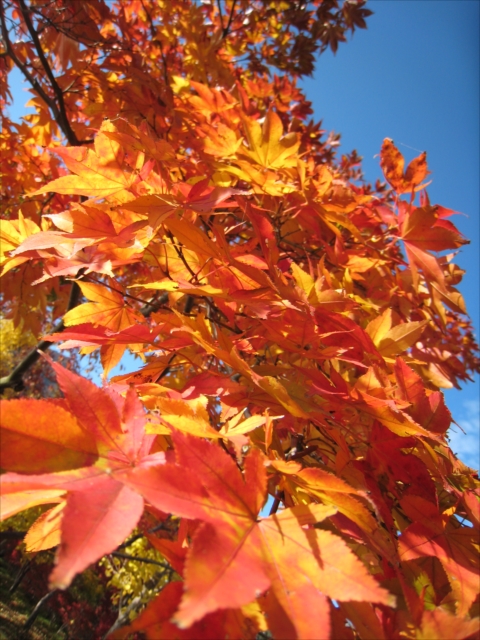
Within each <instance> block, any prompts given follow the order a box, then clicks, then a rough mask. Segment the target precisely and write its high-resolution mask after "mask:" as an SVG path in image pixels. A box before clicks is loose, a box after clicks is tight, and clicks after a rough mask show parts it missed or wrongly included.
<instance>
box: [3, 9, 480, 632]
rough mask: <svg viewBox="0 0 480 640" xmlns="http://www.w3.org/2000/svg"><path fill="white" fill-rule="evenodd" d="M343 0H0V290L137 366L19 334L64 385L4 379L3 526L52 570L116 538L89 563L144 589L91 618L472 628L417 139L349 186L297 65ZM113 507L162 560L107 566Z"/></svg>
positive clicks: (472, 600)
mask: <svg viewBox="0 0 480 640" xmlns="http://www.w3.org/2000/svg"><path fill="white" fill-rule="evenodd" d="M368 15H369V11H368V10H366V9H365V7H364V3H363V2H354V1H353V0H345V1H344V2H338V1H337V0H323V1H321V0H312V1H311V2H307V3H296V2H290V1H285V2H284V1H283V0H278V1H277V0H254V1H253V2H252V1H248V2H247V0H238V1H235V0H229V1H228V2H221V1H219V2H216V3H213V2H209V1H205V2H202V3H198V2H195V1H188V0H185V1H182V2H170V1H168V2H163V1H153V0H133V1H131V0H129V1H127V0H125V1H123V0H118V1H114V2H103V1H102V0H85V1H84V2H82V3H79V2H72V1H70V0H62V1H61V2H58V0H57V1H55V2H50V1H48V0H32V1H31V2H30V3H29V4H27V2H26V0H11V2H4V3H3V4H2V13H1V14H0V17H1V26H2V38H3V52H2V56H1V57H0V63H1V64H2V65H3V67H4V70H5V71H6V72H7V73H5V74H4V76H3V78H2V83H1V84H0V95H1V97H2V98H3V99H4V100H6V101H8V98H9V94H8V72H9V71H10V70H11V69H12V68H13V67H14V66H16V67H17V68H18V69H20V71H21V72H22V73H23V75H24V77H25V78H26V79H27V81H28V82H29V83H30V86H31V90H32V95H33V98H32V102H31V104H32V106H34V107H35V109H36V113H35V114H34V115H32V116H28V117H27V118H25V119H23V121H22V123H20V124H17V123H13V122H11V121H9V120H8V118H7V119H6V124H5V128H4V131H3V133H2V136H3V137H2V142H1V144H2V150H3V151H4V153H3V155H2V162H3V165H2V166H3V171H4V173H5V176H6V179H5V181H4V184H3V185H2V189H3V195H4V198H3V200H2V216H3V221H2V225H1V231H0V233H1V240H2V252H3V253H2V259H1V260H2V267H3V271H2V274H3V276H4V278H3V282H4V283H5V284H4V287H3V289H2V302H3V304H4V307H5V313H6V315H7V316H8V317H9V318H11V319H12V320H13V321H14V323H15V326H18V325H20V324H21V325H22V327H24V329H25V330H29V331H31V332H32V333H33V334H34V335H35V336H39V337H41V336H43V342H42V343H41V344H42V345H43V346H42V348H43V350H45V349H46V346H47V345H48V344H49V343H59V346H60V348H64V349H68V350H71V349H76V348H80V349H81V350H82V351H83V352H84V353H85V352H91V351H97V352H99V354H100V355H99V357H100V361H101V364H102V367H103V371H104V376H105V377H107V376H108V374H109V373H110V371H111V370H112V368H113V367H114V366H115V365H116V364H117V363H118V362H119V361H120V359H121V358H122V356H123V354H124V353H125V352H126V351H127V350H129V351H131V352H132V353H135V354H137V355H139V356H140V357H141V358H142V359H143V362H144V363H145V364H144V366H143V367H141V368H140V369H139V370H138V371H136V372H134V373H131V374H126V375H123V376H116V377H115V378H114V379H113V380H111V381H110V382H109V383H106V384H105V385H104V387H103V388H102V389H99V388H97V387H96V386H95V385H93V384H92V383H91V382H90V381H88V380H87V379H85V378H83V377H81V376H79V375H77V374H75V373H74V372H72V371H70V370H68V369H67V368H64V367H62V366H61V365H60V364H59V363H58V362H55V361H54V360H52V359H50V358H46V361H47V362H49V364H50V366H51V368H52V370H53V371H54V372H55V375H56V378H57V382H58V386H59V388H60V390H61V392H62V397H61V398H56V399H55V400H52V399H48V398H42V399H38V400H30V399H11V400H8V401H6V402H5V403H4V404H3V406H2V415H1V427H2V451H1V459H0V466H1V468H2V469H3V470H4V471H5V473H4V474H3V475H2V516H3V517H8V516H9V515H15V514H16V513H18V512H21V511H23V510H24V509H27V508H29V507H32V506H35V505H48V509H47V510H46V511H44V512H43V513H42V515H41V516H40V517H39V518H38V519H37V520H36V521H35V523H34V524H33V525H32V527H30V529H29V531H28V534H27V536H26V539H25V541H26V544H27V546H28V548H29V549H30V550H31V551H36V552H39V553H40V552H44V551H45V550H49V549H52V548H56V560H55V567H54V569H53V571H52V573H51V576H50V586H51V588H54V589H55V588H56V589H66V588H68V587H69V585H71V584H72V581H73V580H74V579H75V576H77V575H78V574H82V572H84V571H85V570H87V568H88V567H89V566H91V565H93V564H95V563H96V562H98V561H99V560H100V559H101V558H102V557H105V556H109V555H111V556H113V558H122V557H123V559H124V560H126V563H124V564H123V565H122V568H121V570H120V573H118V574H117V576H116V577H115V579H114V582H115V583H116V585H117V586H121V587H122V591H123V592H124V593H127V592H129V590H131V591H132V592H134V595H135V596H139V598H140V600H141V599H142V598H143V597H144V596H149V595H151V594H149V593H148V592H149V591H152V592H153V593H154V594H155V595H154V597H153V599H152V600H151V601H150V602H149V604H148V606H147V607H146V608H145V609H144V610H143V611H142V612H141V613H140V615H139V616H138V617H137V618H135V619H134V620H133V621H132V622H130V624H127V626H123V627H121V623H126V622H128V620H126V619H125V616H123V615H120V616H119V617H118V618H117V621H116V622H115V623H114V625H113V627H112V628H111V632H110V637H112V638H124V637H127V636H128V635H129V634H130V633H135V632H141V633H144V634H145V635H146V636H147V637H149V638H155V639H156V640H157V639H158V638H163V637H165V638H167V637H178V638H185V639H186V638H196V639H197V638H198V639H199V638H210V637H215V638H220V637H229V638H255V637H256V636H257V635H258V634H265V633H267V632H268V633H271V634H273V637H274V638H277V639H280V638H312V637H315V638H325V639H327V638H345V639H364V640H368V639H370V638H372V637H375V638H379V639H384V638H392V637H402V638H411V639H412V640H413V639H416V640H420V639H422V638H423V639H427V638H432V637H435V638H438V639H439V640H442V639H443V640H451V638H453V637H455V638H458V640H462V639H467V638H472V637H474V635H475V633H477V632H478V623H479V593H478V592H479V590H478V528H479V524H480V514H479V504H480V502H479V498H480V493H479V482H478V475H477V474H476V472H475V471H474V470H473V469H470V468H468V467H466V466H465V465H464V464H462V463H461V462H460V461H459V460H458V459H456V457H455V456H454V454H453V453H452V452H451V450H450V449H449V446H448V429H449V426H450V422H451V417H450V413H449V411H448V409H447V407H446V406H445V403H444V399H443V395H442V393H441V391H440V389H441V388H448V387H451V386H458V384H459V381H462V380H466V379H469V375H470V373H472V372H474V371H478V369H479V361H478V357H477V354H478V348H477V345H476V343H475V341H474V337H473V332H472V328H471V324H470V321H469V319H468V316H467V315H466V309H465V305H464V301H463V299H462V296H461V295H460V293H459V292H458V290H457V289H456V285H457V284H458V283H459V282H460V280H461V277H462V272H461V270H460V269H458V267H456V266H455V263H454V257H455V250H456V249H458V248H459V247H461V246H462V245H463V244H464V243H465V242H467V240H466V239H465V238H464V237H463V236H462V235H461V234H460V233H459V232H458V230H457V229H456V227H455V226H454V224H453V223H452V222H451V220H450V218H451V216H452V214H453V212H452V211H450V210H447V209H445V208H444V207H442V206H441V205H437V204H433V203H430V201H429V199H428V195H427V192H426V187H427V186H428V182H426V180H427V179H428V173H429V172H428V166H427V159H426V154H425V153H424V154H421V155H420V156H419V157H418V158H416V159H415V160H413V161H412V162H411V163H410V164H409V165H408V166H407V167H405V166H404V159H403V157H402V155H401V154H400V152H399V151H398V149H397V148H396V147H395V145H394V143H393V142H392V141H391V140H388V139H386V140H385V141H384V142H383V145H382V148H381V152H380V163H381V166H382V169H383V172H384V175H385V180H386V182H385V183H383V184H380V183H378V184H376V185H369V184H367V183H366V182H365V181H364V180H363V177H362V173H361V165H360V160H361V159H360V158H359V157H358V156H357V154H356V153H355V152H353V153H351V154H350V155H344V156H342V157H341V158H337V156H336V153H335V149H336V147H337V146H338V136H334V135H330V136H329V137H327V138H325V136H324V132H323V131H322V129H321V124H320V123H316V122H314V121H312V120H311V119H310V116H311V115H312V112H311V106H310V103H309V102H308V101H307V100H306V97H305V96H304V95H303V93H302V92H301V91H300V90H299V89H298V87H297V84H296V82H297V78H298V77H301V76H302V75H305V74H308V73H311V72H312V69H313V63H314V56H315V54H317V53H318V52H321V51H322V50H324V49H325V48H326V47H327V46H330V47H331V48H332V49H333V50H335V49H336V47H337V44H338V42H341V41H342V40H345V35H346V33H348V31H353V30H354V28H356V27H360V28H363V27H364V26H365V22H364V20H365V18H366V17H368ZM55 323H57V324H55ZM53 326H55V327H56V328H55V329H54V330H53V333H52V327H53ZM46 334H47V335H46ZM27 368H28V367H27V366H25V367H23V369H22V367H20V371H19V373H16V374H15V375H11V374H9V375H7V376H4V377H3V378H2V380H1V381H0V385H1V386H2V388H7V389H12V388H13V389H15V388H16V386H17V385H18V383H19V380H21V379H22V377H23V375H24V374H25V370H26V369H27ZM267 500H269V502H270V503H271V508H270V515H268V516H267V515H265V514H264V509H265V504H266V502H267ZM172 516H173V517H172ZM139 522H140V529H141V531H142V534H145V539H147V540H148V541H149V544H150V545H152V546H153V548H154V549H155V551H156V552H158V553H159V554H161V557H162V558H163V559H164V560H161V561H160V563H161V564H162V569H164V571H162V572H160V573H155V572H154V573H150V572H147V575H143V576H141V575H140V574H142V571H140V570H138V569H136V570H133V569H132V567H133V566H137V565H136V564H134V563H135V562H142V560H141V557H140V556H139V555H138V552H139V550H138V549H137V546H140V547H141V549H142V550H143V549H144V546H143V545H144V544H146V543H145V542H144V541H142V542H140V541H137V542H136V543H134V546H133V547H132V540H131V535H132V532H134V531H135V528H136V527H137V526H138V525H139ZM145 522H149V523H150V524H149V525H148V526H145V527H144V526H143V525H144V523H145ZM169 522H174V523H175V526H173V527H170V525H168V524H166V523H169ZM156 531H161V533H162V535H154V534H155V532H156ZM138 540H140V538H139V539H138ZM142 540H144V539H142ZM125 547H126V548H128V549H130V550H132V551H133V552H134V555H135V557H136V561H135V560H133V559H132V558H130V557H128V558H125V557H124V556H125V555H127V556H128V554H126V553H125V552H124V549H125ZM148 554H150V555H148ZM149 559H150V560H151V559H152V556H151V552H147V556H146V557H145V558H144V559H143V561H144V562H145V561H146V562H145V564H148V560H149ZM114 562H116V560H112V561H110V560H104V561H103V563H104V564H108V566H109V567H110V569H111V570H112V571H113V567H114ZM164 563H165V566H163V565H164ZM166 563H168V564H166ZM152 566H158V565H156V564H153V565H152ZM143 573H144V572H143ZM136 574H138V578H137V575H136ZM174 574H176V576H178V577H179V578H181V579H180V580H175V579H173V578H174ZM128 598H129V597H128ZM128 598H127V600H128ZM134 600H135V597H134V598H133V599H132V600H131V601H130V602H133V601H134ZM132 610H133V609H132ZM132 610H129V604H128V605H127V607H126V611H124V612H123V613H126V614H127V615H128V614H129V613H130V612H131V611H132ZM121 613H122V612H121Z"/></svg>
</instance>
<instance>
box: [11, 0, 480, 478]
mask: <svg viewBox="0 0 480 640" xmlns="http://www.w3.org/2000/svg"><path fill="white" fill-rule="evenodd" d="M368 7H369V8H370V9H371V10H372V11H373V12H374V15H373V16H371V17H370V18H369V19H368V21H367V24H368V29H367V30H360V31H356V32H355V34H354V36H353V38H350V39H349V43H348V44H343V46H342V45H340V47H339V49H338V52H337V54H336V55H335V56H334V55H333V54H332V53H330V52H326V53H325V54H323V55H322V56H321V57H320V59H319V61H318V63H317V68H316V71H315V74H314V76H313V78H309V79H307V80H305V81H303V82H302V86H303V88H304V90H305V92H306V94H307V98H308V99H309V100H311V101H312V103H313V108H314V112H315V119H316V120H318V119H322V120H323V126H324V128H326V129H327V130H329V131H330V130H334V131H336V132H338V133H341V134H342V145H341V151H342V150H343V151H345V152H348V151H351V150H353V149H356V150H357V152H358V153H359V154H360V155H361V156H363V158H364V162H363V167H364V172H365V176H366V178H367V179H368V180H369V181H375V180H376V178H377V177H381V171H380V167H379V159H378V157H375V156H376V155H377V154H378V153H379V150H380V146H381V144H382V141H383V139H384V138H385V137H388V138H392V139H393V140H394V142H395V144H396V145H397V146H398V148H399V149H400V151H401V152H402V153H403V154H404V155H405V157H406V160H407V161H409V160H411V159H412V158H413V157H415V156H417V155H418V154H419V153H420V152H421V151H427V154H428V163H429V168H430V170H431V172H432V175H431V176H430V178H431V179H432V180H433V182H432V184H431V185H430V186H429V188H428V192H429V195H430V199H431V201H432V203H435V204H442V205H443V206H445V207H448V208H450V209H454V210H456V211H460V212H462V213H464V214H465V215H464V216H456V217H455V218H454V219H453V222H454V223H455V224H456V225H457V226H458V228H459V229H460V230H461V231H462V232H463V233H464V235H465V236H467V237H468V238H469V239H470V240H471V244H470V245H469V246H466V247H464V248H462V250H461V251H460V254H459V256H458V257H457V263H458V264H459V265H460V266H461V267H462V268H463V269H466V270H467V274H466V276H465V278H464V281H463V283H462V284H461V285H460V286H459V288H460V290H461V292H462V294H463V296H464V298H465V301H466V304H467V309H468V311H469V313H470V315H471V317H472V318H473V321H474V326H475V333H476V335H477V336H478V335H479V328H480V313H479V311H480V310H479V290H480V287H479V273H480V246H479V245H480V242H479V201H480V193H479V175H480V167H479V149H480V144H479V142H480V140H479V122H480V113H479V77H480V73H479V59H480V56H479V15H480V2H478V1H477V0H453V1H449V0H442V2H434V1H433V0H408V1H406V0H388V1H386V0H370V1H369V2H368ZM12 89H13V93H14V100H15V105H14V107H13V108H12V109H10V110H9V111H10V113H11V115H12V116H14V117H20V116H21V115H23V114H24V113H25V109H24V107H23V105H24V103H25V102H26V99H28V98H26V97H25V96H26V94H25V93H23V92H22V83H21V78H20V75H19V73H18V72H14V73H13V74H12ZM127 366H129V369H130V370H131V369H135V368H137V364H136V363H135V364H134V365H133V366H131V361H130V362H129V363H128V365H127ZM115 373H116V371H114V372H112V375H114V374H115ZM479 392H480V382H479V379H478V377H477V378H476V381H475V383H471V384H467V385H465V387H464V388H463V389H462V390H461V391H457V390H455V389H454V390H447V391H446V392H445V395H446V400H447V404H448V406H449V408H450V410H451V411H452V414H453V417H454V419H455V420H456V421H457V422H458V423H459V424H460V425H461V426H462V428H463V429H464V430H465V431H466V432H467V435H463V434H462V433H461V432H460V431H459V430H458V428H456V427H453V429H452V448H453V450H454V451H455V452H456V453H458V454H459V455H460V456H461V458H462V459H463V460H464V461H465V462H467V463H468V464H470V465H472V466H474V467H476V468H478V466H479V455H480V454H479V451H480V440H479V431H480V428H479V395H480V393H479Z"/></svg>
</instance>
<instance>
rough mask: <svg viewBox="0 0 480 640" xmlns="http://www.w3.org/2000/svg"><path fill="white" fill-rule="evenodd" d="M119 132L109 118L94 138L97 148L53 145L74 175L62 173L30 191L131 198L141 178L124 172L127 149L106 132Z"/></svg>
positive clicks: (33, 194) (35, 192)
mask: <svg viewBox="0 0 480 640" xmlns="http://www.w3.org/2000/svg"><path fill="white" fill-rule="evenodd" d="M104 131H105V132H114V131H116V129H115V126H114V125H113V123H111V122H110V121H108V120H105V121H104V123H103V124H102V127H101V129H100V131H99V132H98V134H97V136H96V137H95V149H94V150H92V149H87V148H85V147H54V148H53V149H52V150H53V151H54V152H55V153H56V154H57V155H59V156H60V157H61V158H62V160H63V161H64V162H65V165H66V166H67V168H68V169H69V170H70V171H71V172H72V173H74V174H75V175H69V176H62V177H61V178H57V179H56V180H53V181H52V182H49V183H48V184H47V185H45V186H44V187H41V188H40V189H37V190H36V191H33V192H32V193H30V194H29V195H30V196H35V195H40V194H42V193H49V192H51V191H53V192H55V193H68V194H77V195H80V196H87V197H89V198H105V197H106V196H110V197H112V196H115V198H116V199H117V200H118V201H120V202H124V201H126V200H131V199H132V195H133V194H132V192H131V187H132V186H133V185H134V184H135V182H137V181H138V178H137V176H136V175H135V174H134V173H127V172H125V168H124V151H123V149H122V147H121V146H120V144H119V143H117V142H115V141H114V140H112V139H110V138H108V137H107V136H106V135H104Z"/></svg>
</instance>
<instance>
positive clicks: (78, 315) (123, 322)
mask: <svg viewBox="0 0 480 640" xmlns="http://www.w3.org/2000/svg"><path fill="white" fill-rule="evenodd" d="M78 286H79V287H80V289H81V290H82V293H83V295H84V296H85V297H86V298H87V299H89V300H91V301H92V302H86V303H84V304H81V305H79V306H78V307H75V308H74V309H71V310H70V311H68V312H67V313H66V314H65V317H64V322H65V324H66V325H67V327H68V326H72V325H77V324H84V323H91V324H93V326H94V327H95V326H98V325H101V326H103V327H106V328H108V329H110V330H112V331H115V332H120V331H123V330H124V329H128V328H129V327H131V326H132V325H133V324H135V323H136V322H139V321H140V322H141V321H142V317H141V316H140V314H138V313H136V312H135V311H134V310H133V309H131V308H129V307H128V306H127V305H125V301H124V297H123V295H122V292H121V290H118V285H117V284H116V283H115V282H114V281H112V282H111V284H110V286H107V287H106V286H103V285H101V284H95V283H93V282H82V281H79V282H78Z"/></svg>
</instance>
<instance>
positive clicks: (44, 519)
mask: <svg viewBox="0 0 480 640" xmlns="http://www.w3.org/2000/svg"><path fill="white" fill-rule="evenodd" d="M65 505H66V502H65V500H62V502H60V504H57V505H56V506H55V507H53V508H52V509H49V510H48V511H45V513H42V515H41V516H40V517H39V518H37V520H35V522H34V523H33V524H32V526H31V527H30V529H29V530H28V532H27V535H26V536H25V538H24V540H23V541H24V542H25V545H26V547H27V551H29V552H35V553H36V552H38V551H45V550H46V549H51V548H52V547H57V546H58V545H59V544H60V538H61V528H60V527H61V524H62V517H63V510H64V508H65Z"/></svg>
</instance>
